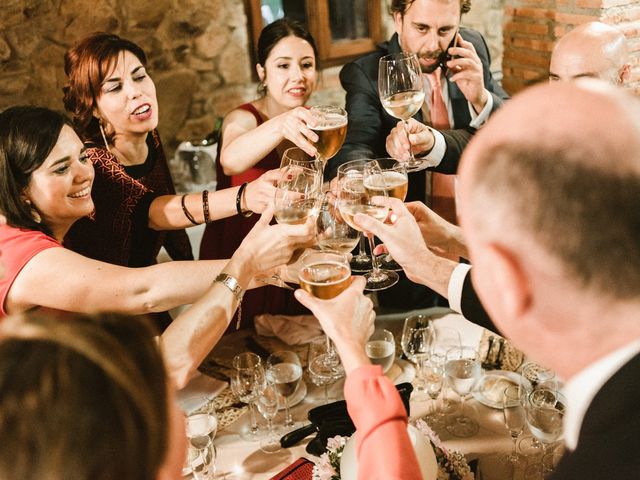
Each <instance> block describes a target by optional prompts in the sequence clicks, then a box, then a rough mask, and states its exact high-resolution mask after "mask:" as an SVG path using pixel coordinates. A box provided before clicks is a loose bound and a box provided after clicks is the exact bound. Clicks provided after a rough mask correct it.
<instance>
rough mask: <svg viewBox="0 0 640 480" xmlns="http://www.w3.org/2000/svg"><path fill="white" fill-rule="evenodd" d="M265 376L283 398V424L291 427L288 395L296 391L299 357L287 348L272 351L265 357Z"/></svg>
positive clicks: (300, 374) (300, 373) (299, 368)
mask: <svg viewBox="0 0 640 480" xmlns="http://www.w3.org/2000/svg"><path fill="white" fill-rule="evenodd" d="M267 377H268V379H269V381H270V382H271V383H272V384H273V385H274V386H275V387H276V389H277V390H278V392H279V393H280V395H282V397H283V399H284V408H285V412H286V413H285V419H284V426H285V427H292V426H293V425H294V423H293V418H292V417H291V412H290V410H289V397H291V396H292V395H293V394H294V393H295V392H296V390H297V389H298V385H299V384H300V380H301V379H302V365H301V364H300V358H298V355H297V354H296V353H295V352H291V351H287V350H283V351H280V352H274V353H272V354H271V355H269V358H268V359H267Z"/></svg>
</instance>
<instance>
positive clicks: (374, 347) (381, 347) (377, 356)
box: [365, 328, 396, 373]
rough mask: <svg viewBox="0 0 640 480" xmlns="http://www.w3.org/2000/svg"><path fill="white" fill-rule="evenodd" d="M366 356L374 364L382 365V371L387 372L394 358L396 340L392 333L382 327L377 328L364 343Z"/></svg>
mask: <svg viewBox="0 0 640 480" xmlns="http://www.w3.org/2000/svg"><path fill="white" fill-rule="evenodd" d="M365 352H366V353H367V357H369V360H371V363H373V364H374V365H380V366H381V367H382V373H387V372H388V371H389V369H390V368H391V366H392V365H393V362H394V360H395V359H396V341H395V339H394V338H393V333H391V332H390V331H389V330H385V329H383V328H377V329H376V330H374V332H373V334H372V335H371V336H370V337H369V340H367V343H366V344H365Z"/></svg>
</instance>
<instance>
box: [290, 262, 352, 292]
mask: <svg viewBox="0 0 640 480" xmlns="http://www.w3.org/2000/svg"><path fill="white" fill-rule="evenodd" d="M300 261H301V262H302V269H301V270H300V273H299V274H298V278H299V279H300V287H301V288H303V289H304V290H306V291H307V292H309V293H310V294H311V295H313V296H314V297H316V298H321V299H323V300H329V299H331V298H333V297H336V296H338V295H340V293H342V292H343V291H344V290H345V289H346V288H347V287H348V286H349V285H350V284H351V269H350V268H349V261H348V260H347V257H346V256H345V254H344V253H340V252H337V251H332V250H324V251H311V252H308V253H306V254H305V255H303V256H302V258H301V259H300Z"/></svg>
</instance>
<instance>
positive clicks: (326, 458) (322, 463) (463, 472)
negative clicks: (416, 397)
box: [313, 420, 474, 480]
mask: <svg viewBox="0 0 640 480" xmlns="http://www.w3.org/2000/svg"><path fill="white" fill-rule="evenodd" d="M415 426H416V428H417V429H418V430H419V431H420V433H422V435H424V437H425V438H426V439H427V440H429V442H430V443H431V446H432V447H433V451H434V452H435V454H436V460H437V462H438V477H437V480H473V479H474V475H473V472H472V471H471V469H470V468H469V464H468V463H467V459H466V458H465V457H464V455H462V454H461V453H460V452H456V451H453V450H449V449H447V448H446V447H445V446H444V445H443V444H442V441H441V440H440V438H439V437H438V435H437V434H436V433H435V432H434V431H433V430H432V429H431V428H430V427H429V425H427V423H426V422H425V421H424V420H418V421H417V422H416V425H415ZM346 443H347V437H341V436H336V437H333V438H330V439H329V440H328V441H327V452H326V453H323V454H322V455H321V456H320V460H319V461H318V463H316V465H315V466H314V467H313V480H340V458H341V457H342V451H343V450H344V446H345V445H346Z"/></svg>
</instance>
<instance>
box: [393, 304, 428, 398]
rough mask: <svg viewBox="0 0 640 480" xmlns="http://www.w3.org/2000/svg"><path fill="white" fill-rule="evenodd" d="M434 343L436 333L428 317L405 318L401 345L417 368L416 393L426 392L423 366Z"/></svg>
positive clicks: (413, 316) (414, 316)
mask: <svg viewBox="0 0 640 480" xmlns="http://www.w3.org/2000/svg"><path fill="white" fill-rule="evenodd" d="M434 341H435V336H434V331H433V328H432V327H431V323H430V321H429V317H428V316H426V315H412V316H410V317H407V318H405V320H404V325H403V327H402V337H401V340H400V345H401V346H402V351H403V352H404V354H405V355H406V357H407V358H408V359H409V360H410V361H411V362H412V363H414V364H415V366H416V377H415V382H414V383H415V384H416V385H415V387H416V392H424V388H423V384H422V381H421V379H422V372H421V366H422V364H423V363H424V360H425V359H427V358H428V357H429V353H430V352H431V349H432V345H433V342H434Z"/></svg>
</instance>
